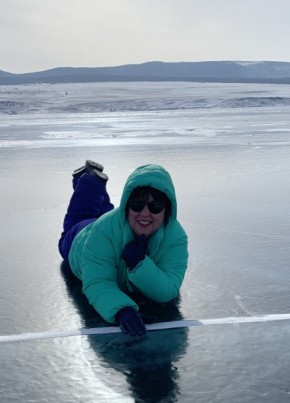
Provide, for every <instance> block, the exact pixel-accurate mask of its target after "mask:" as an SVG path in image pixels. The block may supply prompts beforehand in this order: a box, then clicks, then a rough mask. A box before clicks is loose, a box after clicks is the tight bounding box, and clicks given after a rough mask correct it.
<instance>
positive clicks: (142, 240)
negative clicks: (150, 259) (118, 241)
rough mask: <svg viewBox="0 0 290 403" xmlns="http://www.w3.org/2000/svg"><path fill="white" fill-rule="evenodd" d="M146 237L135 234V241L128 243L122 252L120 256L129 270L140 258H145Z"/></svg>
mask: <svg viewBox="0 0 290 403" xmlns="http://www.w3.org/2000/svg"><path fill="white" fill-rule="evenodd" d="M147 245H148V238H146V236H145V235H136V237H135V241H132V242H130V243H128V244H127V245H126V246H125V248H124V250H123V252H122V258H123V259H124V260H125V262H126V263H127V266H128V268H129V270H132V269H134V267H136V266H137V264H138V263H139V262H141V260H143V259H144V258H145V254H146V249H147Z"/></svg>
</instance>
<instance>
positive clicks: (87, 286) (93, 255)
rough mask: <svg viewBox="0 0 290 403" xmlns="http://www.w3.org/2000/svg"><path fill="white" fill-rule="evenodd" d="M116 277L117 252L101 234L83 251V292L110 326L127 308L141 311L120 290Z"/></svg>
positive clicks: (91, 240)
mask: <svg viewBox="0 0 290 403" xmlns="http://www.w3.org/2000/svg"><path fill="white" fill-rule="evenodd" d="M117 274H118V270H117V258H116V251H115V250H114V247H113V245H112V243H111V241H110V239H108V238H106V237H104V236H101V235H100V234H97V235H95V236H92V237H90V238H89V239H88V240H87V243H86V245H85V246H84V249H83V261H82V283H83V292H84V294H85V295H86V297H87V298H88V300H89V303H90V304H91V305H93V307H94V308H95V309H96V311H97V312H98V313H99V314H100V315H101V316H102V317H103V318H104V319H105V320H106V321H107V322H111V323H114V322H115V315H116V313H117V312H118V311H119V310H120V309H122V308H124V307H127V306H130V307H132V308H134V309H136V310H138V305H137V304H136V303H135V302H134V301H133V300H132V299H131V298H130V297H129V296H128V295H126V294H125V293H124V292H123V291H122V290H121V289H120V288H119V286H118V283H117Z"/></svg>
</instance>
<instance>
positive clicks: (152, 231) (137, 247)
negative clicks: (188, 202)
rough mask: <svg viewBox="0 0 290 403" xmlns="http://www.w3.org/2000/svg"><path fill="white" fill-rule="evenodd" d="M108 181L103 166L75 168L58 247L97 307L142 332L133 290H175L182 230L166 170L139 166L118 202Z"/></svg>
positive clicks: (152, 294) (164, 297) (181, 268)
mask: <svg viewBox="0 0 290 403" xmlns="http://www.w3.org/2000/svg"><path fill="white" fill-rule="evenodd" d="M107 180H108V177H107V175H106V174H105V173H104V172H103V166H102V165H100V164H98V163H95V162H93V161H90V160H87V161H86V164H85V166H84V167H81V168H79V169H77V170H76V171H74V173H73V189H74V192H73V195H72V197H71V200H70V203H69V206H68V210H67V214H66V216H65V218H64V225H63V233H62V235H61V239H60V241H59V251H60V254H61V256H62V257H63V259H64V261H65V262H66V263H67V264H68V267H69V268H70V269H69V270H71V271H72V272H73V274H74V275H75V276H76V277H77V278H78V279H80V280H81V281H82V286H83V293H84V294H85V295H86V297H87V299H88V301H89V302H90V304H91V305H93V307H94V308H95V309H96V311H97V312H98V313H99V314H100V315H101V316H102V317H103V318H104V319H105V320H106V321H107V322H110V323H118V324H119V325H120V327H121V330H122V332H123V333H125V334H127V333H129V334H130V335H132V336H136V335H143V334H145V333H146V328H145V325H144V322H143V317H142V314H141V313H140V312H139V306H138V305H137V303H136V301H135V300H134V296H135V295H137V294H138V293H139V294H141V295H143V296H145V297H146V298H147V299H149V300H151V301H154V302H157V303H166V302H168V301H170V300H172V299H173V298H175V297H177V296H178V294H179V289H180V287H181V284H182V281H183V278H184V274H185V271H186V268H187V259H188V253H187V236H186V233H185V231H184V229H183V228H182V227H181V225H180V223H179V222H178V221H177V219H176V215H177V205H176V196H175V190H174V186H173V183H172V180H171V177H170V175H169V173H168V172H167V171H166V170H165V169H164V168H163V167H162V166H160V165H153V164H149V165H144V166H141V167H139V168H137V169H136V170H135V171H134V172H133V173H132V174H131V175H130V176H129V178H128V179H127V182H126V184H125V187H124V190H123V194H122V197H121V202H120V206H119V207H117V208H114V206H113V205H112V204H111V202H110V198H109V195H108V193H107V190H106V183H107Z"/></svg>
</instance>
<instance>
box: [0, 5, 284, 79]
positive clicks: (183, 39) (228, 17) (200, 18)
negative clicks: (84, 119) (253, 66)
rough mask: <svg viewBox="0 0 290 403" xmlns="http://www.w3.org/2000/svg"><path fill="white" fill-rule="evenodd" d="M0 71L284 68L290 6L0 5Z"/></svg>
mask: <svg viewBox="0 0 290 403" xmlns="http://www.w3.org/2000/svg"><path fill="white" fill-rule="evenodd" d="M0 10H1V11H0V55H1V56H0V70H4V71H8V72H11V73H25V72H33V71H41V70H47V69H50V68H54V67H68V66H70V67H99V66H118V65H123V64H131V63H143V62H147V61H153V60H154V61H155V60H159V61H164V62H169V61H170V62H178V61H204V60H253V61H255V60H275V61H288V62H290V46H289V40H290V0H0Z"/></svg>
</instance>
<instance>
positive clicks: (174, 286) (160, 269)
mask: <svg viewBox="0 0 290 403" xmlns="http://www.w3.org/2000/svg"><path fill="white" fill-rule="evenodd" d="M187 261H188V252H187V237H186V236H183V237H181V238H179V239H178V240H176V241H175V242H174V243H171V244H169V245H168V247H167V248H166V250H164V252H163V253H162V255H161V256H160V258H159V259H158V260H156V261H155V262H154V261H153V259H151V258H150V257H149V256H146V257H145V259H144V260H143V261H142V262H140V263H139V264H138V265H137V266H136V268H135V269H134V270H132V271H129V273H128V277H129V280H130V281H131V283H133V284H134V285H135V286H136V287H137V288H138V289H139V290H140V291H141V292H142V293H143V294H144V295H145V296H146V297H147V298H150V299H151V300H153V301H155V302H158V303H164V302H168V301H170V300H171V299H173V298H175V297H176V296H177V295H178V293H179V290H180V287H181V284H182V281H183V279H184V275H185V272H186V269H187Z"/></svg>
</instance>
